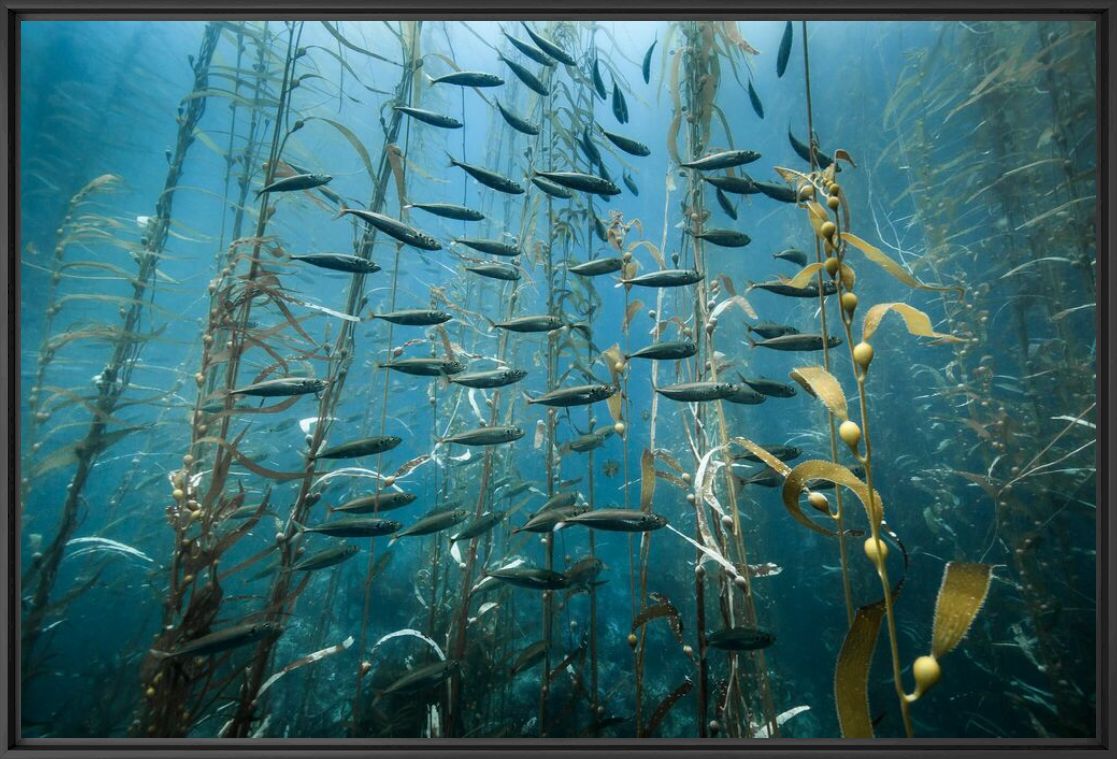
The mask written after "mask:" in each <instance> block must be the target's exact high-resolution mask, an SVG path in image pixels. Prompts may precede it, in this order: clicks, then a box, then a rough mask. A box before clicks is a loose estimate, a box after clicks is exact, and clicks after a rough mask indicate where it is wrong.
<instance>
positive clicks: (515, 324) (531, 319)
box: [489, 314, 565, 332]
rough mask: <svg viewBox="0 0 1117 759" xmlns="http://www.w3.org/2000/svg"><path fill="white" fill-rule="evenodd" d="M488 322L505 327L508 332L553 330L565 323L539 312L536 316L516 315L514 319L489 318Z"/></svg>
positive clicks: (498, 326) (500, 327) (555, 317)
mask: <svg viewBox="0 0 1117 759" xmlns="http://www.w3.org/2000/svg"><path fill="white" fill-rule="evenodd" d="M489 323H490V324H491V325H492V326H494V327H497V328H499V329H506V330H508V331H509V332H553V331H554V330H556V329H561V328H562V326H563V325H564V324H565V322H563V320H562V319H561V318H559V317H557V316H552V315H551V314H540V315H538V316H517V317H516V318H514V319H508V320H507V321H502V322H494V321H492V320H491V319H490V320H489Z"/></svg>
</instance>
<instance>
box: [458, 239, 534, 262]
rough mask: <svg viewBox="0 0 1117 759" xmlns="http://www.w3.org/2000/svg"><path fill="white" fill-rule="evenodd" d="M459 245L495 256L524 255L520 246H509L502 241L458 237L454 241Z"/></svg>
mask: <svg viewBox="0 0 1117 759" xmlns="http://www.w3.org/2000/svg"><path fill="white" fill-rule="evenodd" d="M454 242H456V243H457V244H458V245H464V246H466V247H467V248H473V250H476V251H480V252H481V253H489V254H492V255H494V256H506V257H509V258H511V257H512V256H518V255H521V254H522V253H523V251H522V250H520V247H519V246H518V245H509V244H508V243H506V242H503V241H502V240H481V239H478V238H476V237H458V238H455V239H454Z"/></svg>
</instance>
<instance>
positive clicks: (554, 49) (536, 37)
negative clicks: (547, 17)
mask: <svg viewBox="0 0 1117 759" xmlns="http://www.w3.org/2000/svg"><path fill="white" fill-rule="evenodd" d="M520 23H521V24H523V27H524V30H525V31H526V32H527V35H528V36H529V37H531V41H532V42H534V43H535V44H536V45H538V46H539V49H540V50H542V51H543V52H544V53H546V54H547V55H549V56H551V57H552V58H554V59H555V60H556V61H558V62H559V63H565V64H566V65H567V66H574V65H577V63H578V62H577V61H576V60H574V57H573V56H571V55H570V54H569V53H567V52H566V51H565V50H563V49H562V48H561V47H559V46H558V45H556V44H555V43H554V42H552V41H551V40H549V39H547V38H546V37H544V36H543V35H542V34H537V33H536V32H533V31H532V30H531V27H530V26H528V25H527V24H525V23H524V22H522V21H521V22H520Z"/></svg>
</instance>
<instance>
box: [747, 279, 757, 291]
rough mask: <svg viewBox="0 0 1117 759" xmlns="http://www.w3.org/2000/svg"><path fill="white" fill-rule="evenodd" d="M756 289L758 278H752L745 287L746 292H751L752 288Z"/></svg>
mask: <svg viewBox="0 0 1117 759" xmlns="http://www.w3.org/2000/svg"><path fill="white" fill-rule="evenodd" d="M754 289H756V280H753V279H750V280H749V286H748V287H746V288H745V292H750V291H751V290H754Z"/></svg>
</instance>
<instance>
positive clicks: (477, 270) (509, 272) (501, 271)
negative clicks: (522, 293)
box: [465, 264, 521, 282]
mask: <svg viewBox="0 0 1117 759" xmlns="http://www.w3.org/2000/svg"><path fill="white" fill-rule="evenodd" d="M465 270H466V271H471V272H473V273H474V274H479V275H481V276H482V277H488V278H489V279H502V280H504V281H506V282H515V281H516V280H518V279H519V278H520V277H521V274H520V270H519V268H517V267H515V266H511V265H509V264H477V265H476V266H467V267H465Z"/></svg>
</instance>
